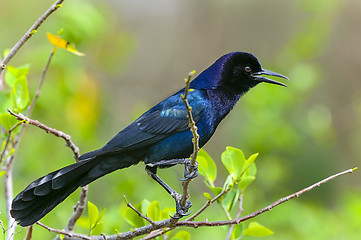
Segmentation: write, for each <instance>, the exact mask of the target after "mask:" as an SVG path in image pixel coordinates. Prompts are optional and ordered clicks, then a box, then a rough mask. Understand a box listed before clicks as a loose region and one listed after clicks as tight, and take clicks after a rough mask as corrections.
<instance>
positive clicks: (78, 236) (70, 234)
mask: <svg viewBox="0 0 361 240" xmlns="http://www.w3.org/2000/svg"><path fill="white" fill-rule="evenodd" d="M36 224H38V225H39V226H41V227H43V228H45V229H46V230H48V231H49V232H54V233H57V234H63V235H64V236H68V237H69V238H71V239H84V240H90V239H91V238H90V237H88V236H87V235H84V234H79V233H73V232H68V231H62V230H58V229H55V228H51V227H48V226H46V225H44V224H42V223H41V222H39V221H38V222H36Z"/></svg>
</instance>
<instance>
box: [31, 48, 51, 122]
mask: <svg viewBox="0 0 361 240" xmlns="http://www.w3.org/2000/svg"><path fill="white" fill-rule="evenodd" d="M54 53H55V47H53V49H52V50H51V52H50V55H49V58H48V61H47V62H46V65H45V67H44V69H43V72H42V74H41V78H40V81H39V86H38V89H36V93H35V96H34V99H33V101H32V102H31V104H30V106H29V107H28V111H27V115H28V117H30V116H31V113H32V112H33V109H34V107H35V103H36V102H37V100H38V98H39V96H40V91H41V88H42V86H43V83H44V80H45V75H46V72H47V71H48V68H49V65H50V62H51V59H52V58H53V56H54Z"/></svg>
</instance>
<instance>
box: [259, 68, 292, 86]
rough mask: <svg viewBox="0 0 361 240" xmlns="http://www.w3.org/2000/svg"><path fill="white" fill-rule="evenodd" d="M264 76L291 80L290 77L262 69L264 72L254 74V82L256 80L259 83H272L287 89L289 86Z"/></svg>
mask: <svg viewBox="0 0 361 240" xmlns="http://www.w3.org/2000/svg"><path fill="white" fill-rule="evenodd" d="M262 75H268V76H275V77H280V78H284V79H287V80H289V79H288V77H286V76H283V75H282V74H279V73H276V72H272V71H270V70H267V69H262V71H260V72H256V73H254V74H253V77H254V80H256V81H258V82H266V83H272V84H277V85H281V86H284V87H287V85H285V84H283V83H280V82H277V81H275V80H272V79H269V78H267V77H265V76H262Z"/></svg>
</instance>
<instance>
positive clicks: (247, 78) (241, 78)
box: [218, 52, 288, 92]
mask: <svg viewBox="0 0 361 240" xmlns="http://www.w3.org/2000/svg"><path fill="white" fill-rule="evenodd" d="M222 58H224V61H222V62H223V64H222V67H221V69H222V70H221V81H220V82H219V85H218V86H223V87H226V88H229V89H233V91H241V92H242V91H247V90H248V89H250V88H252V87H254V86H256V85H257V84H259V83H261V82H266V83H271V84H277V85H281V86H285V87H287V86H286V85H285V84H283V83H281V82H277V81H275V80H272V79H270V78H267V77H265V76H264V75H268V76H275V77H280V78H284V79H287V80H288V78H287V77H285V76H283V75H281V74H279V73H276V72H272V71H270V70H267V69H263V68H262V66H261V64H260V62H259V61H258V59H257V58H256V56H254V55H253V54H251V53H245V52H232V53H229V54H227V55H224V56H223V57H221V58H220V59H222Z"/></svg>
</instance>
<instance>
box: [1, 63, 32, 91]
mask: <svg viewBox="0 0 361 240" xmlns="http://www.w3.org/2000/svg"><path fill="white" fill-rule="evenodd" d="M29 67H30V65H29V64H25V65H22V66H20V67H17V68H16V67H12V66H7V67H6V70H7V71H6V72H5V76H4V78H5V82H6V83H7V84H8V86H9V87H13V85H14V83H15V81H16V80H17V79H18V78H20V77H26V76H27V75H28V73H29Z"/></svg>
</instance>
